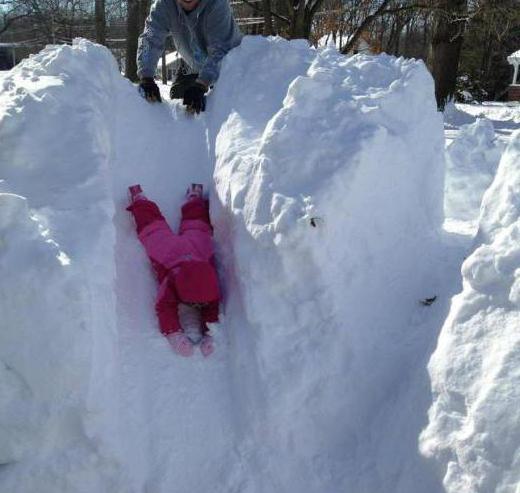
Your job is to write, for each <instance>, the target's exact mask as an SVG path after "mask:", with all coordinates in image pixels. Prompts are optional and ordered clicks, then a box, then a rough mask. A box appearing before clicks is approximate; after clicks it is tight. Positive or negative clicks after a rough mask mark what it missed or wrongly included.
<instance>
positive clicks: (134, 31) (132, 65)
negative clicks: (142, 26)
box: [125, 0, 139, 82]
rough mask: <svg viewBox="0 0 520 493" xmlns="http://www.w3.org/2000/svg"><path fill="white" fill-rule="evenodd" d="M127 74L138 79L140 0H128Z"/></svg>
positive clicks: (134, 79) (132, 79)
mask: <svg viewBox="0 0 520 493" xmlns="http://www.w3.org/2000/svg"><path fill="white" fill-rule="evenodd" d="M127 5H128V17H127V21H126V61H125V76H126V77H128V78H129V79H130V80H131V81H133V82H135V81H137V61H136V57H137V41H138V38H139V0H127Z"/></svg>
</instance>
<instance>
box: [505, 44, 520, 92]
mask: <svg viewBox="0 0 520 493" xmlns="http://www.w3.org/2000/svg"><path fill="white" fill-rule="evenodd" d="M507 61H508V62H509V63H510V64H511V65H512V66H513V68H514V72H513V82H512V83H511V85H510V86H509V90H508V92H507V95H508V99H509V101H520V77H519V74H518V67H519V66H520V50H518V51H515V52H514V53H513V54H511V55H509V56H508V57H507Z"/></svg>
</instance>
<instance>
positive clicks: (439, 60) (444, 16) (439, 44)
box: [432, 0, 467, 111]
mask: <svg viewBox="0 0 520 493" xmlns="http://www.w3.org/2000/svg"><path fill="white" fill-rule="evenodd" d="M436 7H437V8H438V9H439V10H438V11H437V12H436V13H435V18H434V23H433V35H432V70H433V78H434V79H435V98H436V100H437V107H438V109H439V111H443V110H444V108H445V106H446V103H447V102H448V101H449V100H450V99H451V98H453V95H454V94H455V86H456V82H457V73H458V69H459V59H460V51H461V48H462V42H463V34H464V29H465V25H466V21H467V19H466V13H467V0H437V2H436Z"/></svg>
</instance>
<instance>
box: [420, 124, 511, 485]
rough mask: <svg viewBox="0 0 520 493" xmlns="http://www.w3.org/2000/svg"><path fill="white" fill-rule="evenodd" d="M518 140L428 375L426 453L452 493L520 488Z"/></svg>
mask: <svg viewBox="0 0 520 493" xmlns="http://www.w3.org/2000/svg"><path fill="white" fill-rule="evenodd" d="M519 159H520V132H518V131H517V132H516V133H515V134H513V137H512V140H511V143H510V145H509V146H508V148H507V149H506V151H505V153H504V156H503V157H502V159H501V161H500V165H499V168H498V172H497V176H496V178H495V180H494V182H493V184H492V185H491V187H490V188H489V189H488V191H487V192H486V193H485V195H484V199H483V204H482V212H481V217H480V227H479V233H478V235H477V239H476V244H477V245H480V246H479V247H478V248H477V249H476V250H475V251H474V252H473V254H472V255H471V256H470V257H469V258H468V259H467V260H466V261H465V262H464V264H463V266H462V276H463V283H464V287H463V291H462V293H460V294H459V295H458V296H456V297H455V298H454V299H453V301H452V307H451V311H450V314H449V316H448V318H447V320H446V323H445V325H444V327H443V329H442V332H441V336H440V338H439V342H438V347H437V349H436V351H435V353H434V354H433V356H432V358H431V361H430V364H429V372H430V376H431V381H432V389H433V405H432V407H431V409H430V412H429V425H428V427H427V428H426V429H425V430H424V432H423V433H422V437H421V450H422V452H423V453H424V454H425V455H427V456H428V457H431V458H433V459H434V460H435V461H436V462H437V463H438V465H439V468H440V469H441V471H442V474H443V475H444V486H445V488H446V491H447V492H449V493H455V492H456V493H470V492H471V493H490V492H497V493H508V492H513V491H517V488H518V484H519V482H520V446H519V444H520V429H519V427H518V422H519V419H520V414H519V409H518V402H519V401H520V334H519V332H518V320H519V316H520V313H519V310H520V280H519V279H520V203H519V200H518V197H520V173H519V171H518V161H519Z"/></svg>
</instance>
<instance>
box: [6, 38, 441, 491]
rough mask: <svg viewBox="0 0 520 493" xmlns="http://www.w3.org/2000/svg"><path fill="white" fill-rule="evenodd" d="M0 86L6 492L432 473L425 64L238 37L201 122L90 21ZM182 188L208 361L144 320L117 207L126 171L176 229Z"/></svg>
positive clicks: (126, 230)
mask: <svg viewBox="0 0 520 493" xmlns="http://www.w3.org/2000/svg"><path fill="white" fill-rule="evenodd" d="M2 84H3V92H2V94H1V95H0V108H1V111H2V113H1V119H2V120H1V126H0V138H1V139H2V142H3V144H2V148H1V151H0V153H1V154H0V172H1V179H2V180H3V181H2V182H1V183H0V187H1V189H0V191H1V194H0V239H1V243H0V262H1V265H2V274H3V276H2V280H1V282H0V289H1V293H2V298H1V309H2V315H3V317H2V330H1V332H0V361H1V367H0V371H1V372H2V393H1V394H0V444H1V445H0V458H1V463H2V464H3V467H2V468H1V470H0V491H18V492H34V491H38V492H40V493H46V492H52V493H60V492H63V493H65V492H66V493H75V492H89V493H90V492H92V491H96V492H110V493H113V492H118V493H119V492H147V493H161V492H169V491H172V489H175V491H180V492H185V491H186V492H187V491H189V492H193V493H196V492H201V493H202V492H207V491H217V492H226V493H229V492H237V493H238V492H244V493H257V492H272V491H280V492H281V491H283V492H289V493H292V492H305V493H314V492H318V491H319V492H323V491H331V492H337V491H347V490H348V491H355V492H356V493H363V492H366V493H378V492H389V491H391V492H403V493H404V492H407V493H408V492H409V493H411V492H412V491H415V490H414V488H415V485H416V481H417V478H421V481H422V484H423V485H424V490H423V491H431V492H434V491H438V490H436V486H437V485H436V483H435V478H434V476H433V475H431V473H430V472H429V471H428V469H427V467H426V466H425V465H424V463H423V462H422V459H421V457H420V456H419V455H418V452H417V443H416V440H417V435H418V432H419V429H420V427H421V425H422V424H423V423H422V421H423V416H422V412H423V411H424V409H425V401H426V399H425V395H426V393H425V391H424V388H425V386H424V383H425V376H423V375H422V374H421V375H420V378H419V380H420V381H418V380H417V378H416V377H415V372H416V370H417V369H419V370H420V368H421V364H423V362H424V360H425V359H426V357H427V356H428V354H429V351H431V344H432V341H433V340H434V338H435V336H436V332H435V330H436V328H437V326H438V324H439V318H440V317H442V316H443V314H444V312H443V307H445V303H444V304H443V303H439V304H438V305H436V306H434V307H432V308H431V311H430V312H427V311H425V308H424V307H423V306H421V305H420V304H419V303H418V300H419V299H420V298H424V297H426V296H428V295H432V294H434V293H435V292H436V291H437V290H438V289H440V288H441V287H442V285H443V281H442V279H443V277H444V274H443V271H442V269H446V268H447V267H446V265H445V264H443V262H442V261H440V260H439V259H440V257H441V251H440V243H439V238H438V231H439V229H440V224H441V222H442V188H443V172H444V170H443V166H444V163H443V144H444V142H443V135H442V119H441V116H440V115H439V114H438V113H437V112H436V110H435V104H434V100H433V89H432V81H431V78H430V76H429V74H428V72H427V71H426V69H425V67H424V66H423V64H422V63H421V62H416V61H413V60H412V61H411V60H403V59H395V58H393V57H388V56H384V55H382V56H379V57H368V56H356V57H352V58H346V57H343V56H341V55H339V54H338V53H337V51H336V50H335V49H334V48H326V49H324V50H319V51H317V50H314V49H310V48H309V47H308V46H307V45H306V44H305V43H302V42H287V41H284V40H281V39H275V38H273V39H264V38H253V37H246V38H245V39H244V42H243V43H242V45H241V46H240V47H238V48H237V49H235V50H234V51H233V52H232V53H231V54H230V55H229V56H228V57H226V60H225V62H224V64H223V67H222V76H221V79H220V81H219V84H218V86H217V87H216V88H215V90H214V92H213V94H211V95H210V97H209V100H208V108H207V112H206V113H205V114H204V115H201V116H200V117H197V118H193V117H190V116H187V115H186V114H185V113H184V111H183V109H182V108H180V107H179V105H178V104H176V103H169V102H168V103H165V104H163V105H149V104H147V103H146V102H145V101H143V100H142V99H140V98H139V96H138V95H137V92H136V90H135V87H134V86H133V85H132V84H130V83H129V82H128V81H126V80H124V79H123V78H122V77H121V76H120V74H119V73H118V72H117V67H116V65H115V62H114V60H113V59H112V57H111V55H110V53H109V52H108V51H107V50H105V49H103V48H101V47H99V46H96V45H93V44H91V43H89V42H87V41H84V40H78V41H76V42H75V43H74V45H73V46H59V47H56V46H55V47H48V48H46V49H45V50H44V51H42V52H41V53H40V54H38V55H37V56H34V57H32V58H31V59H29V60H27V61H25V62H23V63H22V64H21V65H20V66H19V67H17V68H15V69H14V70H13V71H12V72H11V73H10V74H8V75H7V76H6V77H5V78H4V79H3V81H2ZM4 142H5V143H7V144H6V145H4ZM192 181H200V182H203V183H205V185H206V187H207V188H208V189H209V190H210V198H211V206H212V217H213V222H214V226H215V232H216V237H215V238H216V242H217V248H218V252H219V262H220V270H221V274H222V282H223V288H224V291H225V293H226V299H225V303H224V306H223V310H224V316H223V320H222V323H221V324H220V325H219V326H216V327H213V328H212V330H213V332H214V334H215V337H216V339H217V346H218V349H217V352H216V354H215V356H214V357H212V358H211V359H209V360H207V361H206V360H203V359H202V357H200V356H199V355H198V356H197V357H195V358H193V359H189V360H184V359H182V358H178V357H175V356H174V355H173V354H172V353H171V350H170V349H169V348H168V346H167V343H166V341H165V340H164V338H163V337H162V336H161V335H160V334H159V333H158V330H157V327H156V322H155V320H154V315H153V309H152V306H153V297H154V290H155V285H154V280H153V277H152V275H151V272H150V270H149V267H148V262H147V259H146V258H145V255H144V253H143V252H142V249H141V248H140V245H139V244H138V243H137V241H136V238H135V233H134V230H133V225H132V222H131V220H130V217H129V216H128V213H126V211H125V210H124V206H125V205H126V186H127V185H129V184H131V183H134V182H141V183H142V185H143V187H144V189H145V191H146V192H147V193H148V194H149V195H150V197H152V198H153V199H155V200H157V201H158V202H159V204H160V205H161V206H162V208H163V210H164V212H165V215H166V217H167V219H168V220H169V221H170V222H171V223H172V225H175V224H176V222H177V221H178V219H179V217H178V206H179V205H180V203H181V200H182V194H183V191H184V189H185V186H186V184H187V183H189V182H192ZM428 310H429V309H428ZM432 321H433V322H432ZM439 325H440V324H439ZM404 383H408V384H409V385H410V388H412V390H411V391H408V390H409V389H408V388H407V391H406V392H403V389H402V385H403V384H404ZM418 396H419V397H420V399H419V400H421V399H422V400H421V402H420V404H419V409H417V408H415V407H414V406H415V405H417V400H415V398H417V397H418ZM396 450H399V452H398V453H396V452H395V451H396Z"/></svg>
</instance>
